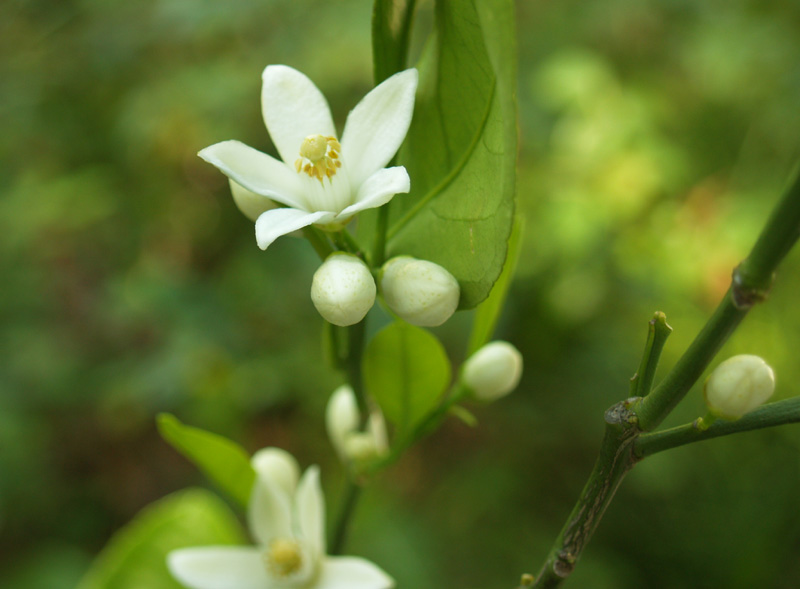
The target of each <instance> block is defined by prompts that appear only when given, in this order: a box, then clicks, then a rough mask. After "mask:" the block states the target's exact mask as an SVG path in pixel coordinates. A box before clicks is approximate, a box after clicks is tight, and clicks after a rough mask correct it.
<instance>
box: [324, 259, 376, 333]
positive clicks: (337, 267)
mask: <svg viewBox="0 0 800 589" xmlns="http://www.w3.org/2000/svg"><path fill="white" fill-rule="evenodd" d="M375 291H376V289H375V280H373V278H372V274H370V271H369V268H367V265H366V264H365V263H364V262H363V261H362V260H361V259H360V258H357V257H356V256H354V255H352V254H346V253H344V252H334V253H332V254H331V255H330V256H328V259H327V260H325V262H323V264H322V266H320V267H319V269H318V270H317V271H316V272H315V273H314V279H313V281H312V282H311V300H312V301H313V302H314V306H315V307H316V308H317V311H319V314H320V315H322V316H323V317H324V318H325V319H326V320H327V321H330V322H331V323H333V324H334V325H340V326H342V327H345V326H347V325H353V324H355V323H358V322H359V321H361V320H362V319H363V318H364V316H365V315H366V314H367V312H368V311H369V310H370V309H371V308H372V305H373V304H374V303H375Z"/></svg>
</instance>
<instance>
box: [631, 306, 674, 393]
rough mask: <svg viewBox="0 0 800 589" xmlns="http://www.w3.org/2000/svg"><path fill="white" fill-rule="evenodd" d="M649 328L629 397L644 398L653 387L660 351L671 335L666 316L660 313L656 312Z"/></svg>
mask: <svg viewBox="0 0 800 589" xmlns="http://www.w3.org/2000/svg"><path fill="white" fill-rule="evenodd" d="M649 325H650V328H649V329H648V332H647V343H646V344H645V346H644V354H642V362H641V364H640V365H639V370H638V371H637V372H636V374H634V375H633V378H632V379H631V396H632V397H646V396H647V395H648V394H649V393H650V389H651V388H652V387H653V379H654V378H655V376H656V368H657V367H658V360H659V358H661V351H662V350H663V349H664V344H665V343H667V338H668V337H669V335H670V334H671V333H672V328H671V327H670V326H669V325H668V324H667V316H666V315H664V313H662V312H661V311H656V313H655V315H653V318H652V319H651V320H650V322H649Z"/></svg>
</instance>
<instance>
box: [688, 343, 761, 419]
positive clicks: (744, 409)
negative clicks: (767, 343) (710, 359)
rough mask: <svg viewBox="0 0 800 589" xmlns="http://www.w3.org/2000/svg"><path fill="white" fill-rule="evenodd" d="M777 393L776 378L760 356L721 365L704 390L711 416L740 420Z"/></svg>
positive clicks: (728, 360)
mask: <svg viewBox="0 0 800 589" xmlns="http://www.w3.org/2000/svg"><path fill="white" fill-rule="evenodd" d="M774 391H775V374H774V373H773V372H772V368H770V366H769V364H767V363H766V362H764V360H763V359H762V358H760V357H758V356H753V355H750V354H741V355H739V356H733V357H732V358H728V359H727V360H725V361H724V362H722V363H721V364H720V365H719V366H717V367H716V368H715V369H714V372H712V373H711V376H709V377H708V380H706V384H705V386H704V387H703V396H704V397H705V399H706V405H708V409H709V410H710V411H711V413H712V414H714V415H716V416H717V417H722V418H724V419H739V418H740V417H741V416H742V415H744V414H745V413H749V412H750V411H752V410H753V409H755V408H756V407H758V406H759V405H761V404H763V403H764V402H765V401H766V400H767V399H769V398H770V397H771V396H772V393H773V392H774Z"/></svg>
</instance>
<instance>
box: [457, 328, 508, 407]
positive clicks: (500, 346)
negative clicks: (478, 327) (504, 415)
mask: <svg viewBox="0 0 800 589" xmlns="http://www.w3.org/2000/svg"><path fill="white" fill-rule="evenodd" d="M521 377H522V354H520V353H519V350H517V348H515V347H514V346H512V345H511V344H509V343H508V342H501V341H495V342H491V343H488V344H486V345H485V346H483V347H482V348H481V349H479V350H478V351H477V352H475V353H474V354H472V356H470V357H469V358H468V359H467V361H466V362H464V366H463V367H462V368H461V382H462V383H463V384H465V385H466V386H467V387H468V388H469V389H471V390H472V392H473V394H474V396H475V398H476V399H480V400H481V401H494V400H495V399H499V398H500V397H502V396H504V395H507V394H508V393H510V392H511V391H513V390H514V389H515V388H516V387H517V385H518V384H519V379H520V378H521Z"/></svg>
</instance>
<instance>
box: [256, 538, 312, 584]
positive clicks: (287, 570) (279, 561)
mask: <svg viewBox="0 0 800 589" xmlns="http://www.w3.org/2000/svg"><path fill="white" fill-rule="evenodd" d="M264 562H265V563H266V565H267V569H268V570H269V572H270V573H272V574H273V575H274V576H275V577H278V578H279V579H281V578H285V577H288V576H289V575H292V574H294V573H296V572H297V571H299V570H300V567H301V566H302V564H303V555H302V553H301V552H300V546H299V545H298V544H297V542H295V541H294V540H286V539H284V538H278V539H276V540H273V541H272V542H270V544H269V548H268V549H267V551H266V552H265V553H264Z"/></svg>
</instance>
